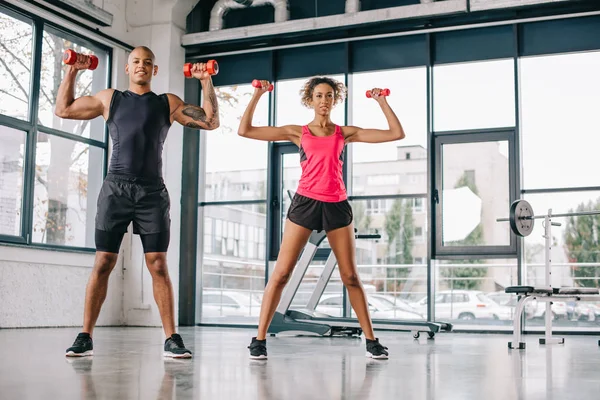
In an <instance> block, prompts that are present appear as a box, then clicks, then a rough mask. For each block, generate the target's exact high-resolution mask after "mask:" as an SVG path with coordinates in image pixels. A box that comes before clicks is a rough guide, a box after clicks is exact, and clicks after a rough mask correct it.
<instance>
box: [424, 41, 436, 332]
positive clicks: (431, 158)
mask: <svg viewBox="0 0 600 400" xmlns="http://www.w3.org/2000/svg"><path fill="white" fill-rule="evenodd" d="M426 43H427V65H426V66H425V68H426V71H427V144H428V145H427V157H428V159H427V166H428V173H427V195H428V196H427V201H426V204H427V205H426V207H427V208H428V211H429V212H428V216H427V225H428V227H429V240H428V243H427V321H434V320H435V303H434V302H433V298H434V290H435V287H434V284H435V276H434V271H433V254H434V249H435V246H436V240H437V229H436V220H435V218H436V215H437V213H436V211H437V210H436V204H434V202H433V193H434V190H435V188H436V186H437V185H436V180H435V174H436V173H437V172H438V171H437V169H436V160H437V158H438V157H439V154H436V150H437V149H436V147H435V145H434V144H435V140H434V135H433V97H434V93H433V51H434V50H433V49H434V44H433V38H432V34H431V33H428V34H426Z"/></svg>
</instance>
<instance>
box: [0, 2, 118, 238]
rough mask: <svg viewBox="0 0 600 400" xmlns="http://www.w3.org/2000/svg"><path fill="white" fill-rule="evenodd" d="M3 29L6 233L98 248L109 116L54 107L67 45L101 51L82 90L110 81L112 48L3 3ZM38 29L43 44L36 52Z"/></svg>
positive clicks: (1, 150)
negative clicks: (73, 116) (79, 117)
mask: <svg viewBox="0 0 600 400" xmlns="http://www.w3.org/2000/svg"><path fill="white" fill-rule="evenodd" d="M0 35H1V37H2V46H1V47H0V59H1V60H2V61H1V62H0V100H1V101H0V163H1V165H2V167H1V168H0V182H2V186H1V189H0V235H2V238H3V240H7V241H14V242H20V243H37V244H44V245H53V246H71V247H79V248H93V233H94V217H95V212H96V200H97V197H98V193H99V190H100V187H101V184H102V178H103V171H104V169H105V160H106V151H107V148H108V144H107V135H106V128H105V123H104V120H103V118H102V117H98V118H96V119H94V120H91V121H75V120H67V119H62V118H59V117H56V116H55V115H54V109H55V105H56V96H57V93H58V88H59V86H60V84H61V82H62V79H63V77H64V74H65V71H66V68H67V67H66V66H65V64H64V63H63V53H64V51H65V50H67V49H73V50H75V51H77V52H80V53H88V54H89V53H93V54H95V55H96V56H97V57H98V58H99V64H98V67H97V68H96V69H95V70H94V71H91V70H85V71H81V72H80V73H79V74H78V76H77V81H76V87H75V95H76V97H80V96H85V95H91V94H94V93H96V92H98V91H99V90H101V89H105V88H107V87H108V73H107V72H108V68H109V65H108V56H109V50H108V48H103V47H101V46H100V45H96V44H94V43H92V42H90V41H89V40H87V39H84V38H79V37H76V36H73V35H72V34H68V33H65V32H63V31H61V30H60V29H59V28H58V27H53V26H51V25H50V24H47V23H45V22H43V21H40V20H36V22H35V23H33V22H32V21H31V20H29V19H28V18H27V17H25V16H23V15H20V14H15V13H13V12H12V11H8V10H4V9H0ZM36 35H40V37H39V38H40V39H41V43H42V46H41V48H40V49H38V52H36V53H34V51H33V45H32V43H33V41H34V39H35V37H36ZM38 55H39V57H41V60H39V62H36V57H38ZM35 65H40V68H39V70H36V69H34V66H35ZM32 87H33V88H36V91H32V90H31V88H32Z"/></svg>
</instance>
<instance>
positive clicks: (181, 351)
mask: <svg viewBox="0 0 600 400" xmlns="http://www.w3.org/2000/svg"><path fill="white" fill-rule="evenodd" d="M78 57H79V59H78V61H77V63H76V64H74V65H72V66H68V67H67V71H66V73H65V77H64V79H63V81H62V83H61V85H60V87H59V89H58V95H57V99H56V109H55V114H56V115H57V116H58V117H61V118H68V119H92V118H96V117H98V116H100V115H102V116H103V117H104V119H105V120H106V123H107V125H108V128H109V132H110V137H111V139H112V142H113V152H112V156H111V161H110V167H109V171H108V175H107V176H106V179H105V181H104V183H103V185H102V188H101V190H100V194H99V196H98V211H97V214H96V232H95V241H96V259H95V262H94V268H93V270H92V273H91V276H90V279H89V282H88V284H87V288H86V294H85V308H84V314H83V330H82V332H81V333H79V335H78V336H77V338H76V339H75V342H74V343H73V346H72V347H70V348H68V349H67V352H66V355H67V356H74V357H81V356H87V355H92V354H93V342H92V332H93V330H94V326H95V324H96V320H97V319H98V315H99V314H100V309H101V307H102V303H103V302H104V299H105V298H106V292H107V289H108V278H109V275H110V273H111V272H112V270H113V268H114V266H115V264H116V262H117V256H118V253H119V248H120V246H121V241H122V239H123V236H124V234H125V232H126V231H127V227H128V226H129V224H130V223H131V222H133V232H134V233H135V234H139V235H140V238H141V240H142V246H143V248H144V254H145V258H146V265H147V266H148V270H149V271H150V274H151V276H152V286H153V290H154V299H155V300H156V304H157V306H158V310H159V312H160V317H161V320H162V324H163V329H164V332H165V335H166V338H167V339H166V340H165V344H164V356H166V357H174V358H190V357H191V356H192V352H191V351H189V350H188V349H186V348H185V346H184V344H183V340H182V339H181V336H180V335H179V334H177V333H176V332H175V316H174V314H175V311H174V298H173V287H172V284H171V280H170V278H169V271H168V269H167V261H166V259H167V248H168V246H169V238H170V233H169V230H170V222H171V220H170V215H169V210H170V199H169V193H168V192H167V189H166V187H165V185H164V182H163V179H162V150H163V144H164V141H165V139H166V137H167V132H168V130H169V127H170V126H171V124H172V123H173V121H177V122H179V123H180V124H182V125H184V126H187V127H189V128H193V129H204V130H212V129H216V128H218V127H219V110H218V104H217V97H216V95H215V91H214V88H213V86H212V80H211V77H210V74H209V73H208V72H207V71H206V65H205V64H202V63H198V64H194V65H193V68H192V76H193V77H194V78H197V79H199V80H200V82H201V84H202V90H203V94H204V99H205V100H204V104H203V107H198V106H194V105H190V104H186V103H184V102H183V101H182V100H181V99H180V98H179V97H178V96H176V95H174V94H171V93H167V94H162V95H157V94H155V93H153V92H152V91H151V88H150V83H151V81H152V77H153V76H156V74H157V73H158V66H157V65H155V64H154V53H152V51H151V50H150V49H149V48H147V47H143V46H142V47H136V48H135V49H134V50H133V51H132V52H131V54H130V55H129V58H128V61H127V65H126V66H125V73H126V74H128V75H129V89H128V90H126V91H124V92H121V91H118V90H115V89H106V90H102V91H100V92H99V93H98V94H96V95H94V96H83V97H79V98H77V99H75V95H74V90H75V79H76V77H77V72H78V70H80V69H85V68H86V66H85V63H84V61H85V60H84V59H83V57H82V56H78Z"/></svg>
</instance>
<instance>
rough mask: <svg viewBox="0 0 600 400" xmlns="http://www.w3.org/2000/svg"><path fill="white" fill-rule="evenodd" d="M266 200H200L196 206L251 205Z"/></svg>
mask: <svg viewBox="0 0 600 400" xmlns="http://www.w3.org/2000/svg"><path fill="white" fill-rule="evenodd" d="M266 202H267V199H256V200H220V201H200V202H198V207H211V206H232V205H246V204H248V205H252V204H263V203H266Z"/></svg>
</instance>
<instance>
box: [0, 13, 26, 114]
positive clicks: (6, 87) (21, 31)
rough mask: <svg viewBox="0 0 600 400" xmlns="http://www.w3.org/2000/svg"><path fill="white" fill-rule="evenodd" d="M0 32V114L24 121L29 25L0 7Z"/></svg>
mask: <svg viewBox="0 0 600 400" xmlns="http://www.w3.org/2000/svg"><path fill="white" fill-rule="evenodd" d="M0 35H1V37H2V46H0V77H1V80H0V113H1V114H3V115H7V116H10V117H14V118H18V119H22V120H27V119H28V115H29V103H30V96H29V94H30V93H29V92H30V81H31V67H32V65H33V62H32V50H33V24H32V22H31V21H26V20H20V19H16V18H14V17H12V16H9V15H7V14H4V13H3V12H2V9H0Z"/></svg>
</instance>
